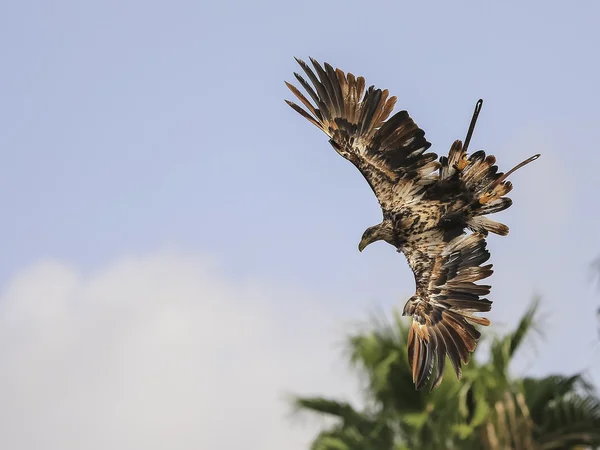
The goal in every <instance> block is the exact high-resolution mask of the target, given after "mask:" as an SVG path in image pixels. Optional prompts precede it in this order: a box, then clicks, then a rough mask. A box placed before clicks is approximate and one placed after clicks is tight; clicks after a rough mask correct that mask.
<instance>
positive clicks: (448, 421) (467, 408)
mask: <svg viewBox="0 0 600 450" xmlns="http://www.w3.org/2000/svg"><path fill="white" fill-rule="evenodd" d="M538 306H539V302H538V300H534V301H533V302H532V304H531V307H530V308H529V309H528V310H527V311H526V312H525V314H524V315H523V316H522V318H521V320H520V321H519V323H518V324H517V326H516V327H515V329H514V330H512V331H510V332H508V333H506V334H504V335H501V336H496V337H493V338H491V343H490V350H489V356H488V359H487V361H485V362H479V361H478V360H477V359H475V358H473V359H472V360H471V362H470V363H469V364H468V365H467V366H466V367H465V368H464V372H463V377H462V380H461V381H460V382H458V381H457V380H456V377H455V376H454V374H453V372H452V369H451V368H450V367H449V365H448V366H447V368H446V373H445V376H444V381H443V382H442V384H441V385H440V387H439V388H438V389H436V390H434V391H433V392H430V391H429V390H428V389H423V390H422V391H416V390H415V389H414V385H413V382H412V374H411V370H410V367H409V364H408V355H407V345H406V338H407V335H408V325H407V324H406V323H405V322H404V321H403V320H402V318H401V316H400V315H399V314H398V313H397V312H394V314H393V318H392V321H391V323H390V322H388V321H385V320H383V319H381V318H373V320H372V321H371V323H370V324H369V326H368V327H367V328H366V329H361V330H359V331H358V332H355V333H352V334H350V335H349V336H348V337H347V357H348V359H349V361H350V364H351V367H352V368H353V370H355V371H356V372H357V373H358V374H359V375H360V376H361V377H362V380H363V381H364V387H365V406H364V407H363V408H361V409H360V410H357V409H356V408H355V407H353V406H352V405H350V404H349V403H346V402H341V401H338V400H334V399H326V398H314V397H313V398H306V397H297V398H295V400H294V403H295V406H296V408H298V409H300V410H305V411H311V412H313V413H316V414H319V415H325V416H328V417H332V418H334V419H335V422H334V425H333V426H331V427H329V428H328V429H326V430H324V431H322V432H321V433H320V434H319V435H318V436H317V437H316V438H315V440H314V441H313V444H312V447H311V449H312V450H404V449H416V448H418V449H423V450H429V449H440V448H445V449H450V450H451V449H467V450H469V449H473V450H475V449H482V448H484V449H489V450H497V449H505V448H511V449H523V450H524V449H539V450H555V449H556V450H559V449H560V450H563V449H573V448H576V447H577V446H587V447H588V448H600V400H599V399H598V397H597V395H596V393H595V391H594V389H593V387H592V386H591V385H590V384H589V383H588V382H586V381H585V379H584V378H583V377H582V376H581V375H580V374H575V375H570V376H564V375H551V376H547V377H544V378H523V379H519V378H515V377H512V376H511V375H510V373H509V366H510V363H511V361H512V360H513V358H514V356H515V354H516V353H517V351H518V350H519V349H520V348H522V346H523V345H524V344H525V343H526V342H529V341H530V340H531V337H532V334H533V332H534V331H535V330H536V327H535V325H536V321H537V319H538V315H539V314H538ZM478 348H480V347H478Z"/></svg>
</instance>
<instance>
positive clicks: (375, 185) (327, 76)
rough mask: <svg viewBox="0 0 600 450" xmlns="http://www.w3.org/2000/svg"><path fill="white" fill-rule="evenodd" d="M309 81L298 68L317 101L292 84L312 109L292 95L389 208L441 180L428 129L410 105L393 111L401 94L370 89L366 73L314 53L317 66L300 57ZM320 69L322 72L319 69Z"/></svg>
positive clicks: (306, 89)
mask: <svg viewBox="0 0 600 450" xmlns="http://www.w3.org/2000/svg"><path fill="white" fill-rule="evenodd" d="M296 61H298V64H300V66H301V67H302V69H303V70H304V72H305V73H306V76H307V77H308V79H309V81H310V82H308V81H306V80H305V79H304V78H303V77H302V76H300V75H299V74H298V73H294V75H295V76H296V79H297V80H298V82H299V83H300V85H301V86H302V87H303V88H304V90H305V91H306V92H307V94H308V96H309V97H310V99H311V100H312V103H311V101H310V100H309V99H308V98H307V97H306V96H305V95H304V94H302V93H301V92H300V90H298V89H297V88H296V87H295V86H293V85H292V84H290V83H287V82H286V85H287V86H288V88H289V89H290V90H291V91H292V92H293V93H294V95H295V96H296V97H297V98H298V99H299V100H300V102H301V103H302V104H303V105H304V107H305V108H306V109H303V108H302V107H300V106H298V105H297V104H295V103H293V102H291V101H288V100H286V102H287V103H288V104H289V105H290V106H291V107H292V108H293V109H294V110H295V111H297V112H298V113H299V114H300V115H302V116H303V117H305V118H306V119H307V120H309V121H310V122H311V123H312V124H314V125H315V126H316V127H318V128H319V129H321V130H322V131H323V132H325V134H327V135H328V136H329V138H330V143H331V144H332V146H333V147H334V148H335V149H336V151H337V152H338V153H339V154H340V155H342V156H343V157H344V158H346V159H348V160H349V161H351V162H352V163H353V164H354V165H355V166H356V167H357V168H358V169H359V170H360V172H361V173H362V174H363V176H364V177H365V178H366V180H367V182H368V183H369V185H370V186H371V188H372V189H373V191H374V192H375V195H376V196H377V199H378V200H379V203H380V205H381V207H382V209H383V210H384V212H386V211H392V210H394V209H397V208H398V207H399V206H400V205H401V204H402V203H403V202H406V201H408V200H410V199H411V198H413V197H415V196H416V195H418V194H419V193H420V192H421V191H422V190H423V189H424V186H427V185H429V184H431V183H433V182H435V180H437V177H438V174H437V172H435V171H436V170H437V169H438V168H439V163H438V162H437V161H436V159H437V155H436V154H435V153H425V152H426V150H427V149H428V148H429V147H430V146H431V144H430V143H429V142H428V141H427V140H426V139H425V132H424V131H423V130H422V129H420V128H419V127H418V126H417V125H416V124H415V122H414V121H413V120H412V119H411V118H410V116H409V115H408V113H407V112H406V111H400V112H397V113H396V114H394V115H393V116H392V117H390V118H389V119H388V117H389V115H390V113H391V112H392V110H393V109H394V105H395V103H396V97H389V92H388V91H387V89H386V90H381V89H375V88H374V87H373V86H371V87H369V88H368V89H366V91H365V80H364V78H363V77H355V76H354V75H352V74H351V73H348V74H346V73H344V72H342V71H341V70H340V69H334V68H333V67H332V66H331V65H329V64H327V63H325V64H324V65H323V66H321V65H320V64H319V63H318V62H317V61H316V60H314V59H313V58H311V63H312V65H313V67H314V69H315V70H314V71H313V70H312V69H311V68H310V67H309V66H308V64H306V63H305V62H304V61H302V60H300V59H296ZM315 72H316V73H315Z"/></svg>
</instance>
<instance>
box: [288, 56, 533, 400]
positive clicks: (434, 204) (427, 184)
mask: <svg viewBox="0 0 600 450" xmlns="http://www.w3.org/2000/svg"><path fill="white" fill-rule="evenodd" d="M296 61H297V62H298V64H300V66H301V67H302V69H303V71H304V72H305V73H306V76H307V77H308V80H309V81H310V83H309V82H308V81H307V80H305V79H304V78H303V77H302V76H301V75H299V74H298V73H294V75H295V77H296V79H297V80H298V82H299V83H300V85H301V86H302V87H303V88H304V90H305V91H306V93H307V94H308V97H310V99H311V100H312V103H311V101H310V100H309V99H308V98H307V97H306V96H305V95H304V94H302V92H301V91H300V90H299V89H297V88H296V87H295V86H293V85H292V84H290V83H287V82H286V85H287V86H288V88H289V89H290V90H291V91H292V92H293V93H294V95H295V96H296V97H297V98H298V99H299V100H300V103H302V105H304V107H305V108H306V109H303V108H302V107H300V106H298V105H297V104H295V103H293V102H291V101H288V100H286V102H287V103H288V104H289V105H290V106H291V107H292V108H293V109H294V110H296V111H297V112H298V113H299V114H300V115H302V116H303V117H304V118H306V119H308V121H309V122H311V123H312V124H313V125H315V126H316V127H317V128H319V129H320V130H322V131H323V132H324V133H325V134H327V136H329V138H330V139H329V143H330V144H331V145H332V146H333V148H334V149H335V151H336V152H337V153H339V154H340V155H341V156H343V157H344V158H346V159H347V160H349V161H350V162H351V163H352V164H354V165H355V166H356V167H357V168H358V170H359V171H360V172H361V173H362V175H363V176H364V177H365V179H366V180H367V182H368V184H369V185H370V186H371V189H372V190H373V192H374V193H375V195H376V197H377V200H378V201H379V204H380V206H381V209H382V211H383V220H382V222H381V223H379V224H377V225H375V226H372V227H369V228H367V230H366V231H365V232H364V234H363V235H362V239H361V240H360V243H359V245H358V249H359V251H362V250H363V249H364V248H365V247H366V246H367V245H369V244H371V243H373V242H375V241H378V240H383V241H385V242H387V243H389V244H391V245H393V246H394V247H395V248H396V249H397V251H399V252H402V253H404V255H405V256H406V259H407V261H408V264H409V266H410V267H411V269H412V271H413V273H414V276H415V282H416V293H415V295H413V296H412V297H411V298H410V299H409V300H408V301H407V303H406V305H405V306H404V311H403V315H405V316H412V317H413V321H412V325H411V328H410V331H409V336H408V355H409V362H410V365H411V368H412V374H413V382H414V383H415V387H416V389H418V390H419V389H421V388H422V387H423V386H424V385H426V384H427V382H428V381H429V380H430V378H431V376H432V375H433V382H432V384H431V387H430V389H431V390H433V389H435V388H436V387H438V386H439V384H440V383H441V381H442V378H443V373H444V367H445V361H446V355H448V358H449V360H450V363H451V364H452V366H453V368H454V371H455V373H456V376H457V378H458V379H459V380H460V378H461V374H462V364H467V363H468V361H469V359H470V356H471V353H472V352H473V350H474V349H475V346H476V344H477V341H478V339H479V337H480V332H479V331H478V330H477V329H476V328H475V326H474V325H473V324H478V325H485V326H487V325H489V324H490V321H489V320H488V319H486V318H483V317H479V316H475V315H474V314H475V313H478V312H487V311H490V310H491V305H492V302H491V301H489V300H488V299H486V298H483V297H484V296H485V295H487V294H489V292H490V289H491V286H488V285H480V284H477V283H476V282H477V281H479V280H482V279H485V278H487V277H489V276H490V275H491V274H492V265H491V264H487V265H483V264H484V263H485V262H486V261H487V260H488V259H489V257H490V254H489V252H488V250H487V248H486V240H485V237H486V236H487V235H488V233H489V232H492V233H495V234H498V235H501V236H504V235H506V234H508V227H507V226H506V225H504V224H502V223H499V222H496V221H494V220H492V219H490V218H489V217H487V215H488V214H492V213H496V212H499V211H503V210H505V209H507V208H508V207H509V206H510V205H511V204H512V201H511V200H510V198H507V197H506V194H508V193H509V192H510V190H511V189H512V184H511V182H510V181H507V177H508V176H509V175H510V174H511V173H513V172H514V171H515V170H517V169H519V168H520V167H522V166H524V165H525V164H527V163H529V162H531V161H533V160H535V159H537V158H538V157H539V156H540V155H539V154H538V155H535V156H532V157H531V158H529V159H527V160H525V161H523V162H522V163H520V164H518V165H517V166H516V167H514V168H513V169H511V170H509V171H508V172H506V173H502V172H499V171H498V167H497V166H496V165H495V162H496V158H495V157H494V156H492V155H488V156H486V154H485V152H484V151H481V150H480V151H477V152H474V153H472V154H468V153H467V150H468V146H469V141H470V140H471V136H472V133H473V130H474V128H475V123H476V121H477V117H478V115H479V111H480V110H481V106H482V104H483V100H479V101H478V102H477V104H476V107H475V112H474V114H473V118H472V120H471V124H470V126H469V129H468V132H467V136H466V138H465V142H464V145H463V143H462V142H461V141H460V140H457V141H455V142H454V143H453V144H452V146H451V148H450V151H449V153H448V156H442V157H440V158H439V161H438V157H437V155H436V154H435V153H427V150H428V149H429V147H430V146H431V144H430V143H429V142H428V141H427V140H426V139H425V132H424V131H423V130H422V129H420V128H419V127H418V126H417V125H416V123H415V122H414V121H413V120H412V119H411V117H410V116H409V114H408V113H407V112H406V111H399V112H397V113H395V114H394V115H392V116H391V117H389V116H390V114H391V112H392V110H393V109H394V105H395V103H396V97H390V96H389V92H388V90H387V89H385V90H381V89H376V88H375V87H374V86H371V87H369V88H367V89H365V79H364V78H363V77H355V76H354V75H353V74H351V73H347V74H346V73H344V72H343V71H341V70H340V69H334V68H333V67H332V66H331V65H329V64H327V63H325V64H324V65H323V66H321V65H320V64H319V63H318V62H317V61H315V60H314V59H312V58H311V63H312V66H313V68H314V71H313V69H311V68H310V67H309V65H308V64H306V63H305V62H304V61H302V60H300V59H297V58H296ZM388 117H389V118H388ZM467 230H470V231H471V233H469V232H468V231H467Z"/></svg>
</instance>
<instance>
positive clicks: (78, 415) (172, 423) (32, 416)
mask: <svg viewBox="0 0 600 450" xmlns="http://www.w3.org/2000/svg"><path fill="white" fill-rule="evenodd" d="M340 320H343V319H340V318H339V316H338V317H337V318H336V317H335V314H334V311H330V310H328V309H327V308H326V307H325V306H324V304H323V302H319V299H315V298H314V297H313V298H311V296H309V295H306V294H302V293H299V292H297V290H295V289H293V288H290V287H287V288H285V287H280V286H273V285H272V284H271V285H268V284H265V283H256V282H244V283H234V282H233V281H232V280H229V279H227V278H225V277H223V276H221V275H220V274H219V271H218V270H215V268H213V267H210V266H209V265H208V264H207V263H206V262H205V261H203V260H200V259H195V258H190V257H182V256H180V255H174V254H159V255H156V256H153V257H147V258H139V259H135V258H130V259H125V260H122V261H120V262H117V263H115V264H112V265H110V266H109V267H107V268H105V269H104V270H100V271H97V272H95V273H92V274H89V275H82V274H79V273H77V272H76V271H74V270H73V269H72V268H69V267H66V266H65V265H63V264H61V263H58V262H44V263H40V264H37V265H35V266H34V267H32V268H30V269H28V270H26V271H24V272H23V273H21V274H19V275H18V276H16V277H15V278H14V280H12V282H11V283H10V284H9V286H8V289H7V290H6V291H5V293H4V294H3V295H2V297H1V298H0V355H1V358H2V359H1V360H2V367H1V369H0V380H1V381H0V398H1V399H2V401H1V402H0V447H1V448H7V449H8V448H10V449H23V450H29V449H32V450H33V449H39V448H44V449H47V450H52V449H56V450H58V449H60V450H71V449H73V450H75V449H77V450H88V449H107V448H114V449H126V450H127V449H144V450H151V449H165V448H168V449H173V450H179V449H217V448H218V449H223V450H227V449H236V450H237V449H240V448H244V449H257V450H271V449H273V450H279V449H282V448H285V449H289V450H294V449H305V448H306V447H307V442H308V441H309V440H310V438H311V437H312V436H314V433H315V430H316V427H315V425H317V426H318V423H314V422H312V423H310V426H301V425H297V424H294V422H292V421H290V418H289V416H288V413H289V408H288V406H287V404H286V403H285V401H284V394H285V393H286V392H290V391H293V392H297V393H303V394H305V393H306V394H313V393H315V394H320V393H327V394H330V395H337V394H342V393H344V392H345V393H349V392H350V393H351V392H352V391H353V384H352V383H351V382H350V381H348V379H347V378H346V376H345V373H346V370H345V366H344V365H343V363H342V362H341V361H340V360H339V358H338V355H339V349H337V348H336V347H335V346H334V344H335V341H336V339H338V338H339V334H338V333H339V325H340ZM351 386H352V387H351Z"/></svg>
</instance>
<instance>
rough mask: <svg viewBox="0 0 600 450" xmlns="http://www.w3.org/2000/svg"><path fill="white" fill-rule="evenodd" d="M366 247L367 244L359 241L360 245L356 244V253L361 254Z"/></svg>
mask: <svg viewBox="0 0 600 450" xmlns="http://www.w3.org/2000/svg"><path fill="white" fill-rule="evenodd" d="M367 245H369V243H368V242H367V241H366V240H365V239H361V241H360V243H359V244H358V251H359V252H361V253H362V251H363V250H364V249H365V247H366V246H367Z"/></svg>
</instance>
